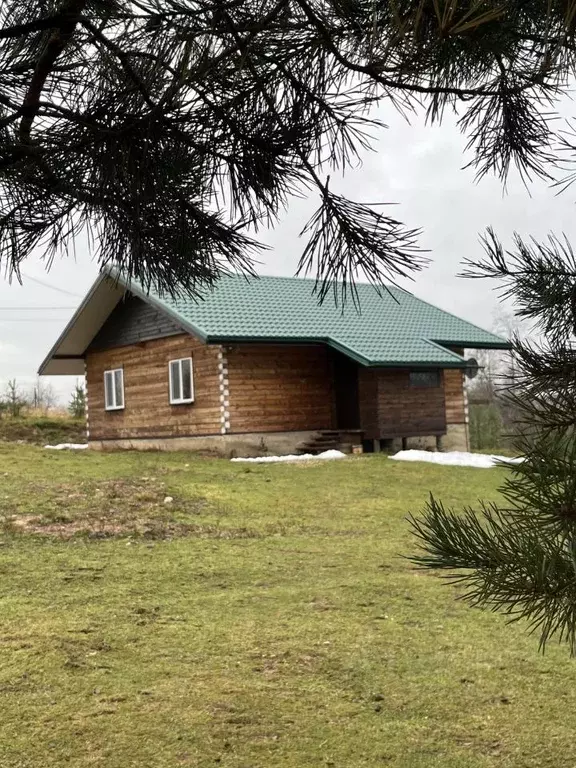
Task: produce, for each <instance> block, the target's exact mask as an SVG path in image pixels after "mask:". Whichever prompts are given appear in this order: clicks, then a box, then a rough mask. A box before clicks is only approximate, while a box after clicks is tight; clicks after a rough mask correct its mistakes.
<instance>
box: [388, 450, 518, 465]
mask: <svg viewBox="0 0 576 768" xmlns="http://www.w3.org/2000/svg"><path fill="white" fill-rule="evenodd" d="M389 458H391V459H394V460H396V461H427V462H429V463H430V464H442V465H444V466H448V467H476V468H477V469H489V468H490V467H496V466H498V465H499V464H502V463H503V462H504V463H507V464H519V463H520V462H521V461H524V459H522V458H520V459H511V458H509V457H508V456H497V455H495V454H492V453H467V452H466V451H447V452H446V453H441V452H437V453H434V452H432V451H415V450H410V451H400V452H399V453H396V454H395V455H394V456H390V457H389Z"/></svg>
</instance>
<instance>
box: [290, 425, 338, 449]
mask: <svg viewBox="0 0 576 768" xmlns="http://www.w3.org/2000/svg"><path fill="white" fill-rule="evenodd" d="M332 450H341V444H340V432H338V431H337V430H323V431H321V432H317V433H316V434H315V435H314V436H313V437H311V438H310V440H307V441H306V442H305V443H302V444H301V445H299V446H298V450H297V453H299V454H302V453H313V454H317V453H322V452H323V451H332Z"/></svg>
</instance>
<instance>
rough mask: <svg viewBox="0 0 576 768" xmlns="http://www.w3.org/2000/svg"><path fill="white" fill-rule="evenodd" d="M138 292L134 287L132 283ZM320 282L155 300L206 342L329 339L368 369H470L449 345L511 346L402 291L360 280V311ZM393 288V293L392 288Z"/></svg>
mask: <svg viewBox="0 0 576 768" xmlns="http://www.w3.org/2000/svg"><path fill="white" fill-rule="evenodd" d="M127 287H128V288H129V289H131V290H134V286H127ZM313 288H314V281H313V280H309V279H303V278H287V277H259V278H252V279H250V280H248V279H247V278H245V277H242V276H232V275H230V276H224V277H222V278H221V279H220V280H219V281H218V282H217V284H216V286H215V287H214V288H213V289H211V290H209V291H206V292H205V293H204V294H203V296H202V298H201V299H194V298H191V297H182V298H177V299H172V298H168V297H166V296H164V297H162V298H161V297H160V296H157V295H155V294H153V293H151V294H149V296H148V297H146V296H144V295H143V292H142V289H136V290H135V292H136V293H138V294H139V295H141V296H143V297H144V298H148V299H149V300H152V301H153V302H154V303H156V304H159V305H160V306H163V307H164V308H165V309H166V310H167V311H168V312H169V314H171V315H172V316H173V317H175V318H176V319H177V320H179V321H180V323H181V324H182V325H183V326H185V327H187V328H189V329H190V330H191V331H193V332H195V333H196V334H198V335H199V336H200V337H201V338H203V339H204V340H205V341H206V342H209V343H210V342H212V343H226V342H238V341H252V342H258V341H261V342H263V341H267V342H302V341H306V342H324V343H326V344H329V345H330V346H332V347H334V348H336V349H338V350H340V351H341V352H343V353H344V354H346V355H348V356H349V357H351V358H354V359H355V360H357V361H358V362H360V363H362V364H363V365H368V366H399V365H405V364H408V365H411V366H438V367H453V368H460V367H464V365H465V361H464V360H463V358H462V357H460V355H458V354H456V353H454V352H450V351H449V350H447V349H446V348H445V347H444V346H442V345H450V346H456V347H467V348H472V349H478V348H492V349H507V348H508V347H509V345H508V343H507V342H506V341H504V340H503V339H501V338H500V337H499V336H496V335H494V334H493V333H489V332H488V331H484V330H482V329H481V328H478V327H477V326H475V325H472V323H468V322H467V321H466V320H461V319H460V318H458V317H455V316H454V315H451V314H449V313H448V312H444V311H443V310H441V309H438V308H437V307H434V306H432V305H431V304H428V303H427V302H425V301H421V300H420V299H417V298H416V297H415V296H414V295H413V294H411V293H408V292H407V291H404V290H401V289H398V288H392V287H391V288H389V289H388V290H387V291H382V292H380V293H379V292H378V291H377V290H376V289H375V288H374V287H373V286H371V285H368V284H359V285H358V286H357V288H358V300H359V308H356V307H355V306H354V305H353V303H352V302H351V301H349V302H348V303H347V304H346V306H345V307H344V309H342V308H341V307H337V306H336V305H335V303H334V302H333V301H332V300H331V299H330V298H328V299H326V301H325V302H324V303H323V304H321V305H320V304H318V297H317V296H316V295H314V292H313ZM388 291H389V292H388Z"/></svg>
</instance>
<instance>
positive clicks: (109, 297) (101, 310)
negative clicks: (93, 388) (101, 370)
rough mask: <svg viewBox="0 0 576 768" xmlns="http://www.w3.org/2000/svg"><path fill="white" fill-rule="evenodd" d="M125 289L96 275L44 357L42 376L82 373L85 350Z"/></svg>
mask: <svg viewBox="0 0 576 768" xmlns="http://www.w3.org/2000/svg"><path fill="white" fill-rule="evenodd" d="M124 293H125V289H124V286H123V285H121V284H120V283H119V282H118V281H117V280H116V281H115V280H112V279H111V278H110V277H109V276H108V275H106V274H101V275H99V276H98V278H97V279H96V281H95V282H94V284H93V285H92V287H91V288H90V290H89V291H88V293H87V294H86V298H85V299H84V301H83V302H82V304H80V306H79V307H78V309H77V310H76V312H75V313H74V315H73V316H72V319H71V320H70V322H69V323H68V325H67V326H66V328H64V330H63V331H62V333H61V334H60V336H59V338H58V340H57V341H56V343H55V344H54V346H53V347H52V349H51V350H50V352H49V353H48V355H47V356H46V358H45V359H44V360H43V362H42V364H41V365H40V368H39V369H38V373H39V374H40V375H41V376H83V375H84V352H85V351H86V348H87V347H88V346H89V344H90V342H91V341H92V339H93V338H94V336H96V334H97V333H98V331H99V330H100V328H101V327H102V326H103V325H104V323H105V322H106V320H107V318H108V316H109V315H110V313H111V312H112V310H113V309H114V307H115V306H116V305H117V304H118V302H119V301H120V299H121V298H122V296H123V295H124Z"/></svg>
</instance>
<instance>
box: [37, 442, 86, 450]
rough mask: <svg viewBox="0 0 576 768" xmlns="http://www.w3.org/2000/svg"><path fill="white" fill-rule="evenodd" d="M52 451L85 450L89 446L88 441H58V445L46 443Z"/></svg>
mask: <svg viewBox="0 0 576 768" xmlns="http://www.w3.org/2000/svg"><path fill="white" fill-rule="evenodd" d="M44 448H49V449H50V450H51V451H83V450H84V449H85V448H88V444H87V443H58V445H45V446H44Z"/></svg>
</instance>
